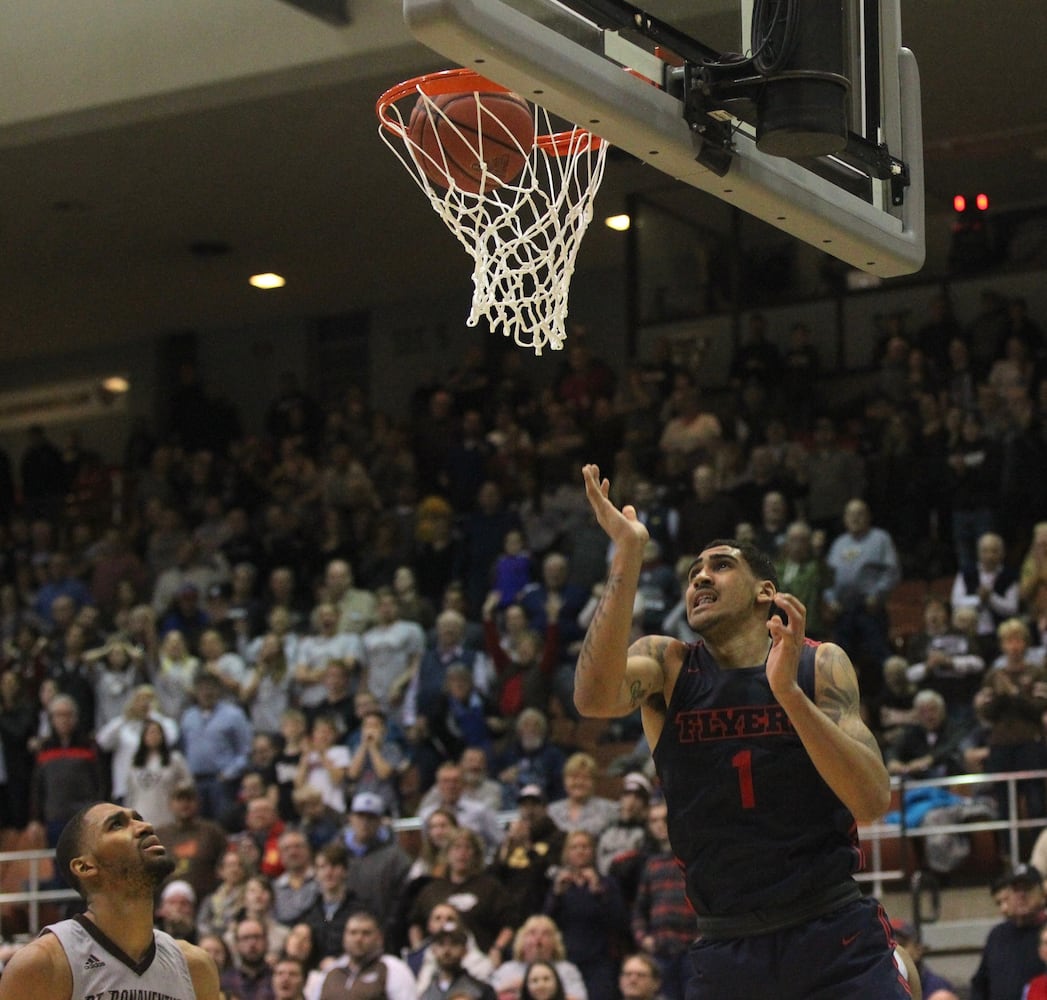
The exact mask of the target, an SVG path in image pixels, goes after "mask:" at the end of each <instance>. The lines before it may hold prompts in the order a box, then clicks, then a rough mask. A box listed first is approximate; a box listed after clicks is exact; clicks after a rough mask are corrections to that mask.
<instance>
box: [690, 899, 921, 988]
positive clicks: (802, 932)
mask: <svg viewBox="0 0 1047 1000" xmlns="http://www.w3.org/2000/svg"><path fill="white" fill-rule="evenodd" d="M690 957H691V961H692V963H693V964H694V976H693V977H692V978H691V980H690V983H689V984H688V989H687V1000H753V997H759V998H760V1000H909V998H910V997H911V996H912V994H911V991H910V990H909V984H908V983H907V982H906V980H905V977H904V976H903V975H902V973H901V972H900V971H899V969H898V966H897V965H896V964H895V961H894V938H893V936H892V934H891V927H890V924H889V923H888V920H887V915H886V914H885V913H884V911H883V907H882V906H880V904H879V903H878V902H876V900H874V899H867V898H862V899H857V900H855V901H854V902H851V903H847V904H845V905H844V906H841V907H840V908H839V909H836V910H833V911H832V912H831V913H826V914H824V915H822V916H820V917H815V918H814V919H813V920H810V921H808V922H807V923H804V924H800V925H799V926H797V927H789V928H787V929H786V930H782V931H774V932H772V933H770V934H760V935H757V936H755V937H744V938H730V939H727V940H723V941H717V940H699V941H697V942H696V943H695V945H694V946H693V947H692V948H691V951H690Z"/></svg>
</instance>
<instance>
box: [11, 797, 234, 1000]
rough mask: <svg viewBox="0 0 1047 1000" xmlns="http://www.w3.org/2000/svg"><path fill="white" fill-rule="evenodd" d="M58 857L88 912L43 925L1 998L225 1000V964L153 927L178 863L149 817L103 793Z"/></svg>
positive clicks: (14, 965) (74, 822) (71, 829)
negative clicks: (159, 899)
mask: <svg viewBox="0 0 1047 1000" xmlns="http://www.w3.org/2000/svg"><path fill="white" fill-rule="evenodd" d="M55 865H56V867H57V869H58V871H59V872H60V874H61V875H62V876H63V877H64V878H65V880H66V881H67V882H68V883H69V884H70V885H71V886H72V887H73V888H74V889H76V891H77V892H79V893H80V895H81V896H83V897H84V899H85V900H86V901H87V912H86V913H83V914H80V915H78V916H76V917H73V918H72V919H70V920H62V921H59V922H58V923H56V924H51V925H50V926H48V927H45V928H44V929H43V930H42V931H41V932H40V936H39V937H37V938H36V939H35V940H33V941H31V942H30V943H29V944H27V945H26V946H25V947H24V948H21V949H19V950H18V951H17V952H15V954H14V955H13V956H12V958H11V960H10V962H8V964H7V965H6V966H5V967H4V972H3V975H2V976H0V1000H109V998H111V997H122V996H128V997H143V998H149V1000H218V997H219V990H218V970H217V969H216V968H215V964H214V962H213V961H212V959H211V957H210V956H209V955H208V954H207V953H206V952H205V951H203V949H201V948H197V947H196V945H191V944H187V943H186V942H185V941H176V940H175V939H174V938H172V937H171V936H170V935H169V934H165V933H164V932H163V931H158V930H154V929H153V899H154V894H155V892H156V890H157V888H158V887H159V885H160V883H161V882H163V880H164V879H165V878H166V877H167V876H168V875H169V874H170V873H171V872H172V871H174V861H173V859H171V858H170V857H168V854H167V851H166V849H165V848H164V846H163V845H162V844H161V843H160V841H159V840H158V839H157V837H156V834H155V833H154V832H153V827H152V825H151V824H149V823H147V822H145V820H143V819H142V817H141V816H140V815H139V814H138V813H137V812H134V811H132V810H130V809H125V808H124V807H123V806H118V805H113V804H112V803H107V802H99V803H95V804H94V805H91V806H87V807H85V808H84V809H81V810H80V811H79V812H78V813H77V814H76V815H75V816H74V817H73V818H72V819H71V820H70V821H69V823H68V824H66V827H65V829H64V830H63V832H62V834H61V836H60V837H59V838H58V844H57V846H56V848H55Z"/></svg>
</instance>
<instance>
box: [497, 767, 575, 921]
mask: <svg viewBox="0 0 1047 1000" xmlns="http://www.w3.org/2000/svg"><path fill="white" fill-rule="evenodd" d="M547 805H548V803H547V802H546V798H545V790H544V789H543V788H542V786H541V785H537V784H531V785H524V786H523V788H521V789H520V791H519V792H518V793H517V796H516V808H517V817H516V819H514V820H512V821H511V822H510V823H509V826H508V827H507V828H506V831H505V836H504V837H503V838H502V842H501V844H499V845H498V850H497V852H496V853H495V857H494V860H493V862H492V863H491V871H492V872H493V873H494V875H496V876H497V877H498V880H499V881H500V882H501V883H502V885H504V886H505V889H506V893H507V895H508V897H509V900H510V905H511V907H512V911H513V917H512V925H513V926H514V927H518V926H519V925H520V924H522V923H523V922H524V920H526V919H527V918H528V917H529V916H530V915H531V914H532V913H538V912H540V911H541V909H542V906H543V905H544V903H545V893H546V890H547V889H548V888H549V871H550V869H551V868H552V866H553V865H554V864H556V863H557V862H558V859H559V857H560V855H561V854H562V853H563V841H564V832H563V830H561V829H560V828H559V827H558V826H557V825H556V824H555V823H554V822H553V821H552V820H551V819H550V818H549V811H548V809H547Z"/></svg>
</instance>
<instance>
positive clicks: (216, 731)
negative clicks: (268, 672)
mask: <svg viewBox="0 0 1047 1000" xmlns="http://www.w3.org/2000/svg"><path fill="white" fill-rule="evenodd" d="M221 692H222V687H221V683H220V682H219V680H218V678H217V677H215V676H214V675H213V674H211V673H209V672H207V671H203V670H201V671H199V672H198V673H197V675H196V678H195V679H194V682H193V696H194V698H195V699H196V704H195V705H190V706H189V708H187V709H186V710H185V711H184V712H183V713H182V718H181V721H180V727H181V730H182V749H183V753H184V754H185V759H186V762H187V763H188V764H189V770H190V771H191V772H192V774H193V780H194V782H195V783H196V787H197V791H198V792H199V796H200V806H201V813H202V814H203V815H204V816H206V817H207V818H208V819H218V818H219V817H221V816H224V815H225V814H226V813H227V812H228V810H229V809H230V808H231V807H232V806H233V804H234V803H235V798H236V790H237V786H238V784H239V781H240V776H241V775H242V774H243V772H244V771H245V770H246V768H247V762H248V759H249V757H250V754H251V737H252V731H251V724H250V723H249V722H248V721H247V716H246V715H245V714H244V710H243V709H242V708H240V706H239V705H235V704H233V703H232V702H230V701H220V700H219V696H220V695H221Z"/></svg>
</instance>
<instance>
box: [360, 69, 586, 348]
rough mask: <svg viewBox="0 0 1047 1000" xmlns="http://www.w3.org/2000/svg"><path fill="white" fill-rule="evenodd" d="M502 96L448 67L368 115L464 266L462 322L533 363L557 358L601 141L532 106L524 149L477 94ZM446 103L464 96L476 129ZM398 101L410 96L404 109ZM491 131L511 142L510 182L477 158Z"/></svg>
mask: <svg viewBox="0 0 1047 1000" xmlns="http://www.w3.org/2000/svg"><path fill="white" fill-rule="evenodd" d="M509 93H510V92H509V91H508V90H507V89H506V88H505V87H501V86H499V85H498V84H496V83H493V82H492V81H490V80H487V79H485V78H484V77H482V76H480V75H479V74H477V73H475V72H473V71H472V70H467V69H452V70H445V71H444V72H441V73H430V74H428V75H426V76H420V77H417V78H415V79H413V80H406V81H404V82H403V83H401V84H398V85H397V86H395V87H392V88H391V89H390V90H387V91H386V92H385V93H384V94H382V96H381V97H380V98H379V99H378V102H377V104H376V106H375V110H376V111H377V113H378V118H379V121H380V123H381V125H380V127H379V130H378V132H379V135H380V136H381V137H382V140H383V141H384V142H385V144H386V145H387V146H388V147H389V148H390V149H391V150H392V151H393V152H394V153H395V154H396V156H397V158H398V159H399V160H400V162H401V163H402V164H403V165H404V167H406V169H407V171H408V173H409V174H410V175H411V176H412V177H413V178H414V180H415V183H417V184H418V186H419V187H420V188H421V189H422V190H423V191H424V192H425V194H426V195H427V196H428V198H429V202H430V204H431V205H432V206H433V208H434V209H435V210H436V213H437V214H438V215H439V216H440V218H441V219H443V221H444V223H445V224H446V225H447V227H448V229H450V230H451V232H452V233H454V235H455V236H456V237H457V239H458V241H459V242H460V243H461V244H462V246H464V247H465V249H466V251H467V252H468V253H469V255H470V256H471V257H472V258H473V263H474V267H473V303H472V311H471V312H470V314H469V318H468V320H466V323H467V324H468V325H469V326H476V325H477V324H478V323H479V322H480V320H481V318H486V319H487V320H488V322H489V323H490V325H491V328H492V329H493V330H499V329H500V330H501V331H502V333H503V334H504V335H505V336H506V337H512V338H513V340H514V341H515V342H516V343H517V344H518V345H519V346H520V347H530V348H531V349H532V350H533V351H534V353H535V354H537V355H540V354H541V353H542V351H543V349H544V348H545V347H546V346H548V347H549V348H550V349H552V350H554V351H558V350H560V349H561V348H562V347H563V344H564V340H565V338H566V336H567V334H566V330H565V323H566V320H567V295H568V292H569V290H570V283H571V276H572V274H573V273H574V266H575V260H576V258H577V256H578V247H579V244H580V243H581V240H582V237H583V236H584V235H585V230H586V229H587V228H588V225H589V223H590V221H592V217H593V199H594V198H595V196H596V192H597V190H598V189H599V187H600V181H601V180H603V172H604V164H605V162H606V158H607V143H606V142H604V140H603V139H601V138H600V137H599V136H595V135H593V134H592V133H591V132H589V131H588V130H586V129H583V128H580V127H579V126H574V127H572V128H571V129H570V130H568V131H560V132H557V131H556V130H555V129H554V128H553V125H552V122H551V120H550V115H549V113H548V112H547V111H546V110H545V109H544V108H541V107H539V106H537V105H536V106H535V114H534V131H533V135H532V136H531V138H530V141H529V144H528V143H526V142H525V141H524V140H523V137H522V136H520V135H518V134H515V133H514V132H513V130H512V128H511V127H510V126H509V125H503V124H502V123H501V121H500V120H499V119H498V117H497V111H496V110H492V106H493V107H497V102H495V101H490V102H487V104H485V103H484V97H485V95H507V94H509ZM447 95H463V96H471V98H472V99H473V100H474V101H475V105H476V106H475V114H476V122H477V123H478V124H477V128H476V129H475V130H471V129H468V128H464V129H463V128H462V127H460V119H459V120H458V121H455V120H452V118H451V117H450V116H449V115H448V114H447V112H446V111H445V110H444V108H443V106H442V105H443V104H444V103H445V101H444V100H443V99H444V98H446V96H447ZM406 98H414V103H413V104H412V105H410V106H409V107H408V106H406V102H405V99H406ZM402 101H403V102H405V107H404V109H403V111H401V108H400V107H398V102H402ZM405 113H406V115H407V118H406V120H405ZM422 115H424V116H425V119H426V120H427V122H428V126H429V127H428V129H427V130H426V131H425V132H424V135H425V141H424V142H420V141H419V140H418V138H417V137H418V135H419V134H420V131H419V128H418V125H419V124H420V118H419V116H422ZM408 123H410V124H408ZM493 127H497V128H498V129H499V134H498V138H499V139H500V140H501V141H503V142H504V143H506V144H508V143H510V142H511V143H513V144H515V146H516V149H517V151H518V153H519V155H518V156H515V157H514V158H513V160H514V166H515V165H517V164H519V162H520V161H521V160H522V161H523V166H522V169H521V171H520V173H519V175H518V176H515V177H512V178H507V177H503V176H499V175H498V172H497V168H496V167H494V166H493V165H492V164H491V163H489V162H488V157H485V155H484V143H485V138H486V139H487V141H488V148H490V144H491V143H490V134H491V131H492V128H493ZM474 132H475V134H474ZM441 136H442V137H443V138H442V139H441ZM506 136H508V137H509V138H508V139H506ZM397 140H399V141H397ZM449 141H453V142H454V145H455V146H456V147H457V148H463V147H464V148H468V149H469V150H470V151H471V153H472V156H473V157H474V158H475V159H474V162H472V164H471V167H472V168H473V169H474V170H475V171H477V173H476V180H475V182H474V181H473V180H472V178H471V177H468V178H465V179H464V182H463V181H462V177H463V175H462V172H461V169H460V168H459V167H458V166H457V165H456V164H455V163H454V162H452V158H450V157H449V156H448V152H447V149H446V146H447V145H448V143H449ZM423 147H424V148H423ZM434 178H436V179H435V180H434ZM467 188H468V189H467ZM473 188H475V190H473Z"/></svg>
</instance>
